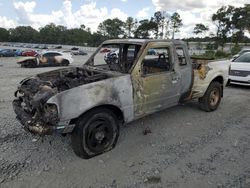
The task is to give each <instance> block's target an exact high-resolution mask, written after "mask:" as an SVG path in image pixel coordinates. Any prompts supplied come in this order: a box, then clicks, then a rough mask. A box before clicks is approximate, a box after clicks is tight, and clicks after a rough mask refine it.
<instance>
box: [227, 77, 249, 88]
mask: <svg viewBox="0 0 250 188" xmlns="http://www.w3.org/2000/svg"><path fill="white" fill-rule="evenodd" d="M229 80H230V83H231V84H237V85H244V86H250V75H249V76H246V77H242V76H232V75H229Z"/></svg>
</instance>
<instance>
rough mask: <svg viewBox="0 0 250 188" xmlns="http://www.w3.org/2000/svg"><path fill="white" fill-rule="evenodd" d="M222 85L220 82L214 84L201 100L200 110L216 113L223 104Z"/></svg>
mask: <svg viewBox="0 0 250 188" xmlns="http://www.w3.org/2000/svg"><path fill="white" fill-rule="evenodd" d="M221 96H222V85H221V84H220V83H219V82H212V83H211V84H210V85H209V87H208V89H207V91H206V93H205V94H204V96H203V97H202V98H200V99H199V103H200V108H201V109H202V110H204V111H206V112H211V111H214V110H216V109H217V108H218V106H219V104H220V102H221Z"/></svg>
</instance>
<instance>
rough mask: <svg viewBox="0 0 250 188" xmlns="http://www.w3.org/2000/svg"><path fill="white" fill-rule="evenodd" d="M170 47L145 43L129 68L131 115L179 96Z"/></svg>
mask: <svg viewBox="0 0 250 188" xmlns="http://www.w3.org/2000/svg"><path fill="white" fill-rule="evenodd" d="M173 48H174V47H173V46H171V45H170V44H168V43H166V42H155V43H154V42H153V43H149V44H148V45H147V47H146V48H145V49H144V51H143V53H142V55H141V57H140V58H139V60H138V62H137V64H136V66H135V68H134V70H133V71H132V74H131V76H132V83H133V89H134V108H135V117H141V116H144V115H146V114H150V113H153V112H155V111H158V110H161V109H164V108H167V107H170V106H174V105H176V104H178V102H179V99H180V90H181V82H180V80H181V79H180V78H181V77H180V72H179V71H178V69H175V66H176V65H175V61H174V59H175V57H174V56H173V50H175V49H173Z"/></svg>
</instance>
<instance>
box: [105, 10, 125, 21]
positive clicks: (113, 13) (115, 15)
mask: <svg viewBox="0 0 250 188" xmlns="http://www.w3.org/2000/svg"><path fill="white" fill-rule="evenodd" d="M127 17H128V15H127V14H126V13H124V12H122V11H121V10H120V9H118V8H114V9H112V10H111V12H110V15H109V18H119V19H120V20H122V21H125V20H126V19H127Z"/></svg>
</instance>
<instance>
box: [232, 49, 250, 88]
mask: <svg viewBox="0 0 250 188" xmlns="http://www.w3.org/2000/svg"><path fill="white" fill-rule="evenodd" d="M229 83H230V84H238V85H247V86H250V52H246V53H244V54H242V55H241V56H239V57H238V58H236V59H235V60H233V61H232V62H231V66H230V69H229Z"/></svg>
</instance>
